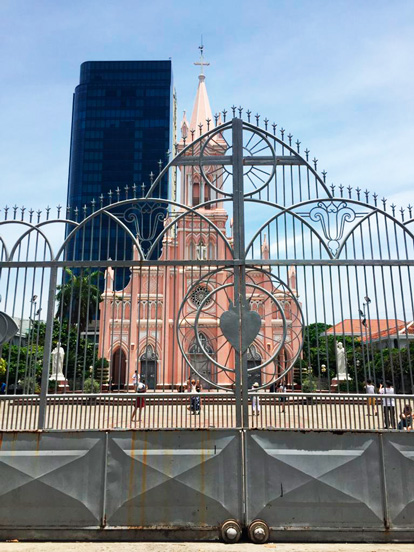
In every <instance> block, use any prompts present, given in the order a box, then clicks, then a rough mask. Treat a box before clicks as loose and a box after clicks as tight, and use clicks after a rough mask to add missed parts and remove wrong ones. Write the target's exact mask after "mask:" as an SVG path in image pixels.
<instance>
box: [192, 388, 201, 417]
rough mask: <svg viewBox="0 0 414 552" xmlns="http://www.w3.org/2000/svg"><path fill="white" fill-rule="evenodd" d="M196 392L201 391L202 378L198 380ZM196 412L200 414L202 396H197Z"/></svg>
mask: <svg viewBox="0 0 414 552" xmlns="http://www.w3.org/2000/svg"><path fill="white" fill-rule="evenodd" d="M196 393H201V383H200V380H197V381H196ZM194 406H195V414H200V407H201V397H197V396H196V397H195V405H194Z"/></svg>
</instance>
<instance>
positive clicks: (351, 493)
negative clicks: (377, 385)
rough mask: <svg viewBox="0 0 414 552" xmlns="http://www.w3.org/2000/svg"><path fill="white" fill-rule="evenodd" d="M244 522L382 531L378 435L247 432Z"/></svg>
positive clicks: (275, 527)
mask: <svg viewBox="0 0 414 552" xmlns="http://www.w3.org/2000/svg"><path fill="white" fill-rule="evenodd" d="M246 477H247V508H246V509H247V522H248V523H250V522H251V521H252V520H254V519H256V518H260V519H263V520H264V521H265V522H266V523H267V524H268V525H269V527H271V528H273V529H288V528H289V529H305V528H310V529H317V528H325V529H329V528H333V529H335V528H338V529H344V528H358V529H381V528H382V529H383V528H384V523H383V518H384V515H383V492H382V480H381V463H380V450H379V442H378V435H375V434H372V433H371V434H362V433H360V434H352V433H343V434H333V433H319V432H309V433H304V432H286V433H280V432H273V431H251V432H247V433H246Z"/></svg>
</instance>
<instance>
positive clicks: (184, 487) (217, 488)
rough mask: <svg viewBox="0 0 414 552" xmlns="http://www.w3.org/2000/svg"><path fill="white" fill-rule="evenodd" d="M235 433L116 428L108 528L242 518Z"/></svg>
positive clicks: (216, 522) (112, 444) (206, 524)
mask: <svg viewBox="0 0 414 552" xmlns="http://www.w3.org/2000/svg"><path fill="white" fill-rule="evenodd" d="M240 458H241V435H240V433H239V432H236V431H220V430H218V431H185V430H184V431H183V430H182V431H159V432H147V431H145V432H116V433H115V432H114V433H111V434H110V436H109V446H108V483H107V503H106V519H107V524H108V526H109V527H117V526H123V527H125V526H127V527H130V528H131V527H140V528H150V527H158V528H162V527H166V528H171V527H175V528H186V527H187V528H191V527H193V528H197V527H206V528H207V527H217V526H219V525H220V524H221V523H222V522H223V521H224V520H226V519H228V518H236V519H241V516H242V509H241V490H242V485H241V463H240Z"/></svg>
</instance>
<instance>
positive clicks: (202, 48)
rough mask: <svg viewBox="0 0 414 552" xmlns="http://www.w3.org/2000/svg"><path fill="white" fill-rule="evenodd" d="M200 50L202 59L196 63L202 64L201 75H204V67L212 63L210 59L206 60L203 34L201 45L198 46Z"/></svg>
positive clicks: (195, 63)
mask: <svg viewBox="0 0 414 552" xmlns="http://www.w3.org/2000/svg"><path fill="white" fill-rule="evenodd" d="M198 49H199V50H200V61H195V62H194V65H200V76H204V70H203V67H204V66H205V65H210V63H209V62H208V61H204V45H203V35H201V45H200V46H199V47H198Z"/></svg>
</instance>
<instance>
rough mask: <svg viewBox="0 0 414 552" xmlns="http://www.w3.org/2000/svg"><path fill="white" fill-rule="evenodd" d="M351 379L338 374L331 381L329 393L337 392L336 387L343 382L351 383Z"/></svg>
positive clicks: (345, 375)
mask: <svg viewBox="0 0 414 552" xmlns="http://www.w3.org/2000/svg"><path fill="white" fill-rule="evenodd" d="M351 380H352V378H350V377H349V376H348V375H347V374H338V375H337V376H336V378H332V379H331V391H332V392H336V391H338V386H339V384H340V383H341V382H343V381H351Z"/></svg>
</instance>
